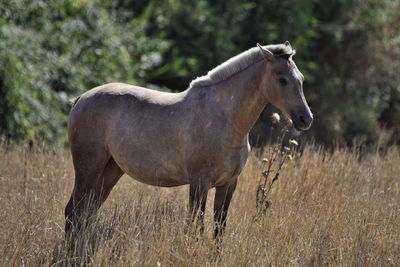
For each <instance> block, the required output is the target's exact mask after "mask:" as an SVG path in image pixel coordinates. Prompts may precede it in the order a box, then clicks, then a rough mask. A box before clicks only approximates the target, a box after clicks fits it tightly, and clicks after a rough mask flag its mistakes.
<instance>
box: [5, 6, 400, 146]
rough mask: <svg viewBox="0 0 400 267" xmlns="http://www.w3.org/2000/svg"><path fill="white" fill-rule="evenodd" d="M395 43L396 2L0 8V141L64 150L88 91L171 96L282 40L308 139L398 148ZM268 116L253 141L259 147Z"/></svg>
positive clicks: (399, 54) (398, 40)
mask: <svg viewBox="0 0 400 267" xmlns="http://www.w3.org/2000/svg"><path fill="white" fill-rule="evenodd" d="M399 32H400V3H399V2H398V1H397V0H367V1H361V0H351V1H346V0H335V1H328V2H327V1H315V0H301V1H289V0H282V1H272V0H264V1H251V2H250V1H249V2H247V1H238V0H226V1H217V2H216V1H210V0H201V1H195V0H188V1H179V0H152V1H133V0H119V1H100V0H95V1H87V0H65V1H39V0H31V1H27V0H13V1H6V0H0V62H1V64H0V131H1V133H2V134H3V135H5V136H6V137H8V138H11V139H13V140H21V139H25V140H26V139H27V140H34V139H36V138H44V139H46V140H50V141H60V140H61V141H63V140H65V132H66V127H65V125H66V118H67V114H68V111H69V107H68V104H67V102H68V99H69V98H71V97H73V96H76V95H79V94H81V93H82V92H84V91H85V90H88V89H90V88H92V87H94V86H96V85H99V84H102V83H105V82H109V81H122V82H128V83H136V84H140V85H145V86H150V87H153V88H159V89H169V90H172V91H180V90H184V89H186V87H187V85H188V83H189V82H190V81H191V80H192V79H193V78H195V77H197V76H200V75H203V74H205V73H206V72H207V71H208V70H209V69H211V68H213V67H215V66H216V65H217V64H219V63H221V62H223V61H224V60H226V59H228V58H230V57H232V56H234V55H236V54H237V53H240V52H241V51H243V50H245V49H248V48H250V47H252V46H254V45H255V44H256V43H257V42H260V43H264V44H267V43H280V42H283V41H285V40H290V42H291V43H292V45H293V46H294V47H295V48H296V49H297V54H296V56H295V61H296V63H297V65H298V67H299V69H300V70H301V71H302V72H303V73H304V74H305V77H306V83H305V84H304V87H305V88H304V90H305V94H306V97H307V99H308V100H309V104H310V106H311V108H312V110H313V113H314V115H315V123H314V126H313V127H312V128H311V130H310V132H309V133H308V134H307V135H308V136H310V137H311V136H313V137H314V138H315V139H316V140H317V141H320V142H323V143H327V144H329V143H331V142H332V140H344V141H345V142H347V143H350V142H352V141H353V140H357V141H359V142H368V143H372V142H376V141H377V140H378V139H379V137H382V136H383V137H385V136H386V137H385V138H386V139H385V140H384V141H392V142H399V140H400V137H399V125H400V72H399V69H400V66H399V65H400V63H399V62H400V36H399ZM270 111H271V108H267V110H266V111H265V112H264V113H263V114H262V116H261V118H260V120H259V122H257V124H256V127H255V129H254V131H253V132H252V135H251V136H252V137H253V139H257V140H261V141H262V140H265V138H264V139H263V134H264V135H265V136H268V130H269V127H270V126H269V122H268V121H269V119H268V117H269V115H268V114H269V112H270ZM383 133H384V134H383ZM381 139H382V138H381Z"/></svg>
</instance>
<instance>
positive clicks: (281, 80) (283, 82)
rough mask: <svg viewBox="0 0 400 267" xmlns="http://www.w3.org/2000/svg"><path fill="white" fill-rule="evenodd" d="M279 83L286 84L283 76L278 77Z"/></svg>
mask: <svg viewBox="0 0 400 267" xmlns="http://www.w3.org/2000/svg"><path fill="white" fill-rule="evenodd" d="M279 83H280V84H281V85H286V84H287V81H286V79H285V78H282V77H280V78H279Z"/></svg>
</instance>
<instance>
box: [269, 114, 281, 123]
mask: <svg viewBox="0 0 400 267" xmlns="http://www.w3.org/2000/svg"><path fill="white" fill-rule="evenodd" d="M271 120H272V123H279V121H280V120H281V117H280V116H279V114H278V113H272V116H271Z"/></svg>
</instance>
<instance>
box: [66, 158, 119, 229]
mask: <svg viewBox="0 0 400 267" xmlns="http://www.w3.org/2000/svg"><path fill="white" fill-rule="evenodd" d="M75 172H76V174H75V187H74V190H73V192H72V195H71V198H70V200H69V202H68V204H67V206H66V208H65V232H66V235H67V236H68V235H69V234H70V233H71V231H72V230H73V228H74V230H75V231H78V230H79V229H80V228H81V227H82V223H84V221H85V220H86V219H87V218H89V217H90V216H91V215H93V214H95V213H96V211H97V210H98V208H99V207H100V206H101V204H102V203H103V202H104V201H105V200H106V198H107V197H108V195H109V194H110V192H111V189H112V188H113V187H114V185H115V184H116V183H117V182H118V180H119V178H120V177H121V176H122V174H123V173H124V172H123V171H122V170H121V168H120V167H119V166H118V165H117V164H116V162H115V161H114V159H113V158H112V157H110V156H108V161H106V164H105V165H104V163H103V164H101V161H98V164H96V165H95V167H94V168H92V170H91V171H88V169H86V170H84V169H82V170H81V169H80V168H79V166H78V167H76V168H75Z"/></svg>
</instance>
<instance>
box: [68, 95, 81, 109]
mask: <svg viewBox="0 0 400 267" xmlns="http://www.w3.org/2000/svg"><path fill="white" fill-rule="evenodd" d="M80 98H81V96H78V97H75V98H72V99H70V100H69V104H70V105H71V108H73V107H74V106H75V105H76V103H77V102H78V101H79V99H80Z"/></svg>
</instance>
